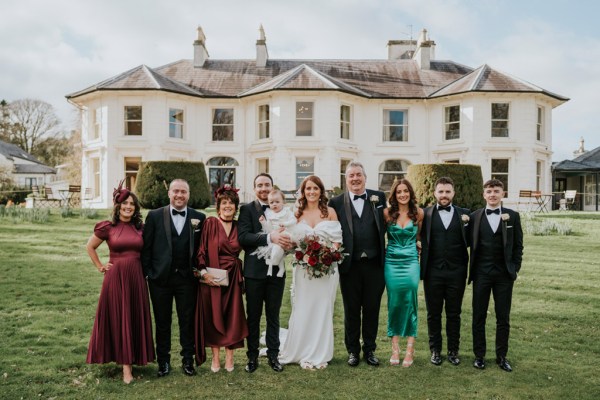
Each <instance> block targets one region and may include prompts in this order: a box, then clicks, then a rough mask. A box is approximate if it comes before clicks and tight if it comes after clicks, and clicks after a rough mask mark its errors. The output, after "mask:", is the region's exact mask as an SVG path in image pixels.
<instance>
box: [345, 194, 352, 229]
mask: <svg viewBox="0 0 600 400" xmlns="http://www.w3.org/2000/svg"><path fill="white" fill-rule="evenodd" d="M351 207H354V206H353V205H352V204H350V193H349V192H345V193H344V214H346V222H347V223H348V227H349V228H350V235H354V231H353V227H352V208H351Z"/></svg>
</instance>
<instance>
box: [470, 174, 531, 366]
mask: <svg viewBox="0 0 600 400" xmlns="http://www.w3.org/2000/svg"><path fill="white" fill-rule="evenodd" d="M503 197H504V185H503V184H502V182H501V181H500V180H498V179H490V180H488V181H487V182H485V183H484V184H483V198H484V199H485V201H486V206H485V208H481V209H479V210H477V211H475V212H473V213H472V214H471V221H470V229H469V238H470V240H469V242H470V244H471V259H470V266H469V283H471V281H473V352H474V353H475V361H474V363H473V366H474V367H475V368H478V369H484V368H485V352H486V344H485V320H486V317H487V310H488V304H489V301H490V293H492V294H493V295H494V309H495V311H496V364H498V366H499V367H500V368H501V369H503V370H504V371H507V372H511V371H512V367H511V365H510V363H509V362H508V360H507V359H506V354H507V353H508V336H509V333H510V307H511V303H512V291H513V284H514V281H515V279H517V273H518V272H519V270H520V269H521V260H522V258H523V231H522V229H521V218H520V217H519V213H518V212H516V211H513V210H510V209H508V208H504V207H501V203H502V199H503Z"/></svg>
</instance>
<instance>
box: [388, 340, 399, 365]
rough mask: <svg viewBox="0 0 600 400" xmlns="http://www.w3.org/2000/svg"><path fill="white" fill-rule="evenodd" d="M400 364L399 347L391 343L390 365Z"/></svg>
mask: <svg viewBox="0 0 600 400" xmlns="http://www.w3.org/2000/svg"><path fill="white" fill-rule="evenodd" d="M399 364H400V346H399V345H398V344H397V343H392V356H391V357H390V365H399Z"/></svg>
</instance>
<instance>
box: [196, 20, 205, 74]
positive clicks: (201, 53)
mask: <svg viewBox="0 0 600 400" xmlns="http://www.w3.org/2000/svg"><path fill="white" fill-rule="evenodd" d="M197 32H198V38H197V39H196V40H195V41H194V68H201V67H202V66H204V63H205V62H206V60H208V51H207V50H206V36H204V32H203V31H202V27H200V26H199V27H198V29H197Z"/></svg>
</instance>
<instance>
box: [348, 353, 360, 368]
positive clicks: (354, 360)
mask: <svg viewBox="0 0 600 400" xmlns="http://www.w3.org/2000/svg"><path fill="white" fill-rule="evenodd" d="M359 362H360V359H359V358H358V354H356V353H348V365H349V366H351V367H356V366H357V365H358V363H359Z"/></svg>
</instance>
